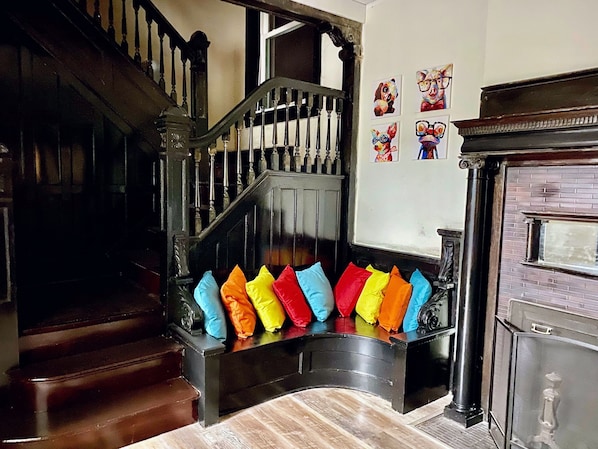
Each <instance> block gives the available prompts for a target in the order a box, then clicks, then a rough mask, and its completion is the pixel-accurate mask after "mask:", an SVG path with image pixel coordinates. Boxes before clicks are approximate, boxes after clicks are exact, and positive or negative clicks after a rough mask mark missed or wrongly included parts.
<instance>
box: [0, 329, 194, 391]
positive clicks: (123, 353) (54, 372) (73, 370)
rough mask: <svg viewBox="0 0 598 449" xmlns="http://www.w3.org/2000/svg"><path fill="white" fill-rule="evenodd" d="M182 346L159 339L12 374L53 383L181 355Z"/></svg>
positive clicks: (160, 337)
mask: <svg viewBox="0 0 598 449" xmlns="http://www.w3.org/2000/svg"><path fill="white" fill-rule="evenodd" d="M181 350H182V346H181V345H180V344H179V343H177V342H176V341H174V340H173V339H172V338H168V337H163V336H158V337H151V338H146V339H143V340H138V341H134V342H131V343H126V344H121V345H117V346H109V347H107V348H102V349H98V350H95V351H89V352H83V353H79V354H74V355H69V356H65V357H60V358H58V359H51V360H46V361H42V362H36V363H32V364H30V365H26V366H23V367H20V368H17V369H15V370H13V371H11V372H10V377H11V378H12V379H13V380H28V381H32V382H34V381H42V380H43V381H50V380H58V379H63V378H68V377H72V376H80V375H82V374H84V373H88V372H93V371H97V370H105V369H111V368H114V367H117V366H122V365H131V364H133V363H135V362H137V361H139V360H145V359H147V358H151V357H155V358H157V357H159V356H161V355H162V354H165V353H168V352H172V351H181Z"/></svg>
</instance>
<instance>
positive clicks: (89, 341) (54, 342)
mask: <svg viewBox="0 0 598 449" xmlns="http://www.w3.org/2000/svg"><path fill="white" fill-rule="evenodd" d="M163 331H164V318H163V317H162V314H161V313H153V314H148V315H142V316H136V317H132V318H129V319H123V320H117V321H112V322H107V323H101V324H95V325H91V326H84V327H76V328H73V329H64V330H57V331H54V332H44V333H40V334H32V335H26V336H23V337H21V338H19V351H20V364H21V365H28V364H30V363H34V362H40V361H44V360H50V359H55V358H58V357H64V356H68V355H72V354H77V353H80V352H87V351H93V350H96V349H101V348H106V347H108V346H113V345H118V344H124V343H128V342H130V341H133V340H139V339H141V338H145V337H151V336H153V335H159V334H160V333H162V332H163Z"/></svg>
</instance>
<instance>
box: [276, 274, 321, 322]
mask: <svg viewBox="0 0 598 449" xmlns="http://www.w3.org/2000/svg"><path fill="white" fill-rule="evenodd" d="M272 288H273V289H274V293H276V296H277V297H278V299H279V300H280V302H281V303H282V306H283V307H284V310H285V311H286V313H287V315H288V316H289V318H290V319H291V321H292V322H293V324H294V325H295V326H299V327H305V326H307V325H308V324H309V323H310V322H311V319H312V315H311V309H310V308H309V305H308V304H307V301H306V300H305V296H303V292H302V291H301V287H299V282H297V276H296V275H295V270H293V268H292V267H291V266H290V265H287V266H286V267H285V268H284V270H282V272H281V273H280V276H278V279H276V280H275V281H274V284H273V285H272Z"/></svg>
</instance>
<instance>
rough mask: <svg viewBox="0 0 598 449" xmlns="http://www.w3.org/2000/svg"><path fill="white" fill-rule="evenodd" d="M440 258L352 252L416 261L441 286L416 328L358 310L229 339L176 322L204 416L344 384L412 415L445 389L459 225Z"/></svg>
mask: <svg viewBox="0 0 598 449" xmlns="http://www.w3.org/2000/svg"><path fill="white" fill-rule="evenodd" d="M439 233H440V234H441V235H442V238H443V243H442V255H441V258H440V259H439V260H437V259H432V258H426V257H418V256H411V255H406V254H400V253H394V252H391V251H385V250H378V249H370V248H365V247H359V246H352V248H351V250H352V251H351V259H352V260H353V262H354V263H356V264H358V265H361V266H365V265H366V264H368V263H371V264H372V265H374V266H375V267H377V268H379V269H386V270H390V268H391V267H392V265H393V264H394V265H397V267H398V268H399V269H400V270H401V272H402V273H403V274H404V276H405V277H406V278H408V276H409V275H410V274H411V272H412V271H413V270H414V269H415V268H419V269H420V271H421V272H422V273H423V274H424V275H425V276H426V277H428V279H429V280H431V281H432V282H433V284H434V294H433V296H432V298H431V299H430V301H428V303H427V304H426V305H425V306H424V307H423V308H422V311H421V312H420V315H419V318H418V320H419V322H420V327H419V328H418V329H417V330H416V331H411V332H401V333H389V332H387V331H385V330H384V329H383V328H381V327H379V326H374V325H370V324H368V323H366V322H365V321H364V320H363V319H362V318H361V317H360V316H359V315H355V314H354V315H353V316H352V317H345V318H343V317H339V316H338V315H336V314H334V313H333V315H332V316H331V317H330V318H329V319H328V320H326V321H325V322H312V323H311V324H310V325H309V326H307V327H306V328H299V327H296V326H288V327H284V328H283V329H282V330H281V331H279V332H277V333H271V332H265V331H263V332H256V333H255V334H254V335H253V336H252V337H250V338H248V339H245V340H241V339H236V338H232V339H230V340H229V341H227V342H225V343H223V342H220V341H218V340H216V339H215V338H212V337H211V336H209V335H207V334H199V335H191V334H190V333H188V332H186V331H185V330H183V329H181V328H180V327H178V326H175V325H173V326H172V328H171V329H172V332H173V334H174V335H175V336H176V337H177V338H178V339H179V340H180V341H181V342H182V344H183V345H184V346H185V348H186V350H185V357H184V375H185V377H186V378H187V379H188V380H189V381H190V382H191V383H192V384H193V385H195V386H196V387H197V388H198V389H199V390H200V391H201V399H200V404H199V417H200V421H201V422H202V423H203V424H204V425H205V426H208V425H210V424H214V423H216V422H217V421H218V419H219V417H220V416H223V415H226V414H228V413H231V412H233V411H236V410H239V409H243V408H246V407H249V406H251V405H255V404H258V403H260V402H263V401H265V400H267V399H270V398H273V397H277V396H280V395H282V394H285V393H288V392H291V391H297V390H301V389H305V388H312V387H324V386H338V387H346V388H354V389H357V390H361V391H366V392H370V393H373V394H376V395H378V396H380V397H382V398H385V399H387V400H389V401H390V402H391V404H392V407H393V409H395V410H397V411H398V412H400V413H407V412H409V411H411V410H413V409H415V408H417V407H419V406H421V405H424V404H426V403H428V402H430V401H433V400H435V399H437V398H440V397H442V396H444V395H446V394H447V392H448V390H449V387H450V379H451V364H452V352H453V342H454V332H455V330H454V324H455V323H454V306H455V284H454V282H453V280H455V279H457V276H456V274H457V273H456V271H457V269H458V264H457V261H458V260H459V258H458V257H459V248H460V233H459V232H457V231H447V230H441V231H439Z"/></svg>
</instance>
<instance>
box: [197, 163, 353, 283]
mask: <svg viewBox="0 0 598 449" xmlns="http://www.w3.org/2000/svg"><path fill="white" fill-rule="evenodd" d="M342 179H343V177H342V176H336V175H309V174H306V173H280V172H271V171H267V172H265V173H264V174H263V175H260V177H258V179H257V180H256V182H255V183H254V184H252V185H251V186H250V187H249V188H248V189H246V190H245V191H244V192H243V193H242V194H241V195H240V196H239V201H240V202H239V203H238V204H237V205H236V206H235V207H231V208H229V209H227V210H226V211H225V212H224V213H223V214H222V215H221V216H220V217H219V218H218V220H217V221H215V222H214V223H212V225H210V226H209V227H208V228H207V230H206V233H205V237H200V238H196V237H192V238H191V242H190V245H191V246H190V254H189V259H190V261H189V265H190V270H191V273H192V274H193V276H196V277H199V276H201V275H202V274H203V272H204V271H206V270H212V271H213V273H214V275H215V276H216V278H217V280H218V281H219V282H222V281H223V280H224V278H225V276H226V275H228V271H229V270H230V268H231V267H233V266H234V265H235V264H239V266H241V267H242V268H243V269H244V270H246V271H247V273H257V271H258V270H259V268H260V267H261V266H262V265H263V264H267V265H268V266H269V267H271V269H272V271H273V273H279V272H280V271H281V270H282V269H283V268H284V267H285V266H286V265H287V264H290V265H292V266H296V267H299V266H307V265H310V264H312V263H313V262H315V261H316V260H319V261H321V262H322V267H323V268H324V270H325V271H326V273H327V274H329V275H330V276H331V278H332V279H336V278H335V276H337V275H338V274H339V273H338V270H339V268H341V267H340V265H341V262H340V260H339V250H340V248H341V247H342V246H343V245H344V243H343V240H342V237H343V235H342V232H341V229H340V223H341V219H340V203H341V185H342V184H341V183H342ZM202 235H203V234H202Z"/></svg>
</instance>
